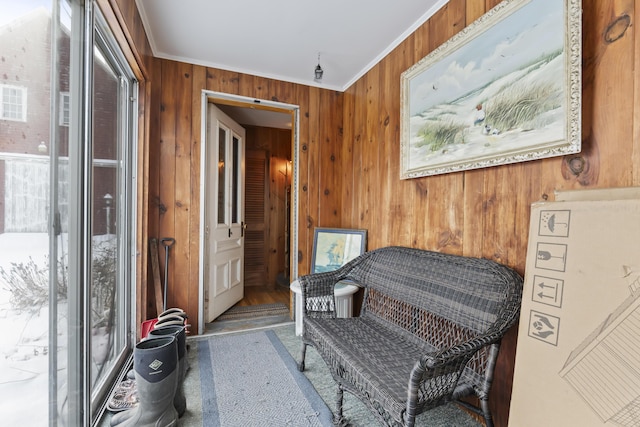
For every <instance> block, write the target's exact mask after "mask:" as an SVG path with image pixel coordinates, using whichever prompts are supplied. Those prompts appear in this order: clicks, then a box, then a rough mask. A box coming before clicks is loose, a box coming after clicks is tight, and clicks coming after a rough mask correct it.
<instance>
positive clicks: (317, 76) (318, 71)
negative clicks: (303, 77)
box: [314, 53, 324, 83]
mask: <svg viewBox="0 0 640 427" xmlns="http://www.w3.org/2000/svg"><path fill="white" fill-rule="evenodd" d="M323 74H324V70H323V69H322V67H321V66H320V53H318V65H316V69H315V78H314V80H315V81H316V82H318V83H320V82H321V81H322V75H323Z"/></svg>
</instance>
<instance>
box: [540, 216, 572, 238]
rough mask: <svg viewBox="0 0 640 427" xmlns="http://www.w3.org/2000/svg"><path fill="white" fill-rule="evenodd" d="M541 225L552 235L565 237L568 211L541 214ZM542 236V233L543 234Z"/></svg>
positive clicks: (567, 226) (567, 225) (567, 228)
mask: <svg viewBox="0 0 640 427" xmlns="http://www.w3.org/2000/svg"><path fill="white" fill-rule="evenodd" d="M541 221H542V225H543V226H544V227H545V228H546V229H547V230H549V232H551V233H552V234H554V235H561V236H565V237H566V236H567V235H568V231H569V211H560V213H549V212H548V211H547V212H545V213H543V214H542V217H541ZM543 234H544V233H543Z"/></svg>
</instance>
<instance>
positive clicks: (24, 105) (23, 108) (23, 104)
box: [0, 84, 28, 122]
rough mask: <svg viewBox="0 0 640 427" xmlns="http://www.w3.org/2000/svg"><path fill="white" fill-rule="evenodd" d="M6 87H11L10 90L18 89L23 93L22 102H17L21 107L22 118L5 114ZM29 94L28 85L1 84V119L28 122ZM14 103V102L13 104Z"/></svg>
mask: <svg viewBox="0 0 640 427" xmlns="http://www.w3.org/2000/svg"><path fill="white" fill-rule="evenodd" d="M5 89H9V90H18V91H19V92H20V93H21V96H20V101H21V103H20V104H17V106H18V107H19V109H20V111H21V117H20V118H16V117H6V116H5V104H6V103H5V100H4V97H5V94H4V91H5ZM27 95H28V91H27V87H26V86H19V85H12V84H0V120H8V121H12V122H26V121H27ZM12 105H13V104H12Z"/></svg>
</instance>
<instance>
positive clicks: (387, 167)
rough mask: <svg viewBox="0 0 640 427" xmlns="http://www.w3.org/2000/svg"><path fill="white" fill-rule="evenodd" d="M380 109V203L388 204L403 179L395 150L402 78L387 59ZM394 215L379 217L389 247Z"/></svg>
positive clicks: (382, 239) (383, 239)
mask: <svg viewBox="0 0 640 427" xmlns="http://www.w3.org/2000/svg"><path fill="white" fill-rule="evenodd" d="M379 68H380V76H379V79H380V83H379V85H380V88H381V90H380V108H379V109H378V119H377V122H378V128H379V130H378V134H377V138H378V143H379V145H380V147H379V149H378V152H379V160H378V164H379V166H378V167H379V174H380V181H381V182H380V185H379V186H378V192H379V198H380V203H381V204H382V205H385V206H389V205H390V200H391V197H392V194H393V192H394V189H395V188H396V187H397V185H396V184H397V182H398V181H399V179H400V178H399V175H398V170H399V169H398V161H397V158H398V157H397V156H394V153H395V152H396V151H398V150H399V149H400V147H399V145H398V144H396V143H395V141H397V140H398V139H397V138H398V133H397V132H398V129H399V125H400V121H399V112H400V110H399V105H398V102H397V100H398V99H400V98H399V96H400V80H399V79H397V78H393V77H392V76H393V73H394V71H395V69H396V68H397V65H396V64H395V63H394V62H392V61H390V60H389V59H388V57H387V58H385V59H383V61H382V62H381V63H380V67H379ZM393 218H394V217H393V216H391V215H389V212H383V213H381V215H380V216H379V219H378V222H379V223H380V229H381V230H380V231H381V232H380V233H376V234H377V235H379V236H380V237H379V238H380V245H379V246H387V245H385V244H384V242H388V241H389V235H390V232H389V230H390V229H391V227H392V223H393V222H394V221H393Z"/></svg>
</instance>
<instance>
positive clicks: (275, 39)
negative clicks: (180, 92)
mask: <svg viewBox="0 0 640 427" xmlns="http://www.w3.org/2000/svg"><path fill="white" fill-rule="evenodd" d="M447 1H448V0H322V1H311V0H224V1H222V0H136V4H137V6H138V10H139V11H140V15H141V16H142V21H143V23H144V27H145V30H146V32H147V36H148V38H149V41H150V43H151V48H152V50H153V54H154V56H156V57H158V58H165V59H173V60H176V61H182V62H187V63H191V64H197V65H203V66H208V67H215V68H221V69H224V70H230V71H236V72H240V73H246V74H253V75H257V76H261V77H267V78H270V79H276V80H284V81H288V82H293V83H299V84H304V85H309V86H318V87H323V88H326V89H331V90H338V91H344V90H346V89H348V88H349V86H351V85H352V84H353V83H354V82H355V81H356V80H358V79H359V78H360V77H361V76H362V75H364V74H365V73H366V72H367V71H368V70H369V69H370V68H371V67H373V66H374V65H375V64H376V63H378V62H379V61H380V60H381V59H382V58H384V56H385V55H387V54H388V53H389V52H390V51H391V50H393V48H395V47H396V46H397V45H398V44H399V43H400V42H402V41H403V40H404V39H405V38H406V37H407V36H409V35H410V34H411V33H412V32H413V31H414V30H415V29H416V28H418V27H419V26H420V25H421V24H422V23H424V22H425V21H426V20H427V19H429V18H430V17H431V16H432V15H433V14H434V13H435V12H436V11H437V10H438V9H439V8H441V7H442V6H443V5H444V4H446V3H447ZM318 53H319V54H320V65H321V66H322V68H323V70H324V76H323V79H322V81H321V83H318V82H315V81H314V80H313V78H314V73H313V71H314V69H315V67H316V65H317V64H318Z"/></svg>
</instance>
